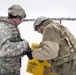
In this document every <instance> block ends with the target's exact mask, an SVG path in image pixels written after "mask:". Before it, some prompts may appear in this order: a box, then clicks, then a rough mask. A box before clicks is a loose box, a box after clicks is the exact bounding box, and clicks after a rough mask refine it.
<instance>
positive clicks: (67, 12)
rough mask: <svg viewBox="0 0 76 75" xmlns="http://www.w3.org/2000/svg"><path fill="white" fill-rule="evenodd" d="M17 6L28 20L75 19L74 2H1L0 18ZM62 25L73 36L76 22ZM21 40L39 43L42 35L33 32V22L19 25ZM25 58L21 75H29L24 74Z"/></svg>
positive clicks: (75, 7) (14, 0) (63, 22)
mask: <svg viewBox="0 0 76 75" xmlns="http://www.w3.org/2000/svg"><path fill="white" fill-rule="evenodd" d="M13 4H19V5H21V6H22V7H23V8H24V10H25V11H26V14H27V17H26V18H28V19H32V18H37V17H39V16H45V17H49V18H62V17H63V18H64V17H65V18H67V17H70V18H75V17H76V0H1V1H0V16H7V14H8V12H7V9H8V8H9V7H10V6H11V5H13ZM62 24H63V25H64V26H66V27H68V29H69V30H70V31H71V32H72V33H73V34H74V36H75V37H76V33H75V29H76V28H75V25H76V21H62ZM19 29H20V31H21V36H22V38H24V39H26V40H27V41H28V42H29V44H30V45H31V43H40V41H41V39H42V35H41V34H39V33H37V32H35V31H34V30H33V21H27V22H23V23H22V24H21V25H19ZM27 61H28V58H27V56H24V57H23V58H22V67H21V75H31V74H29V73H27V72H26V67H27Z"/></svg>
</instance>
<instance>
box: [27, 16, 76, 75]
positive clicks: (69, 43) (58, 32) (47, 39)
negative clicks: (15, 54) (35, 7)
mask: <svg viewBox="0 0 76 75" xmlns="http://www.w3.org/2000/svg"><path fill="white" fill-rule="evenodd" d="M34 30H35V31H38V32H39V33H41V34H42V35H43V37H42V42H41V44H40V48H39V49H37V50H33V51H30V52H28V53H27V56H28V57H29V59H33V58H35V59H39V60H48V62H49V63H51V64H52V65H53V70H54V72H55V73H56V75H76V39H75V37H74V36H73V35H72V34H71V32H70V31H69V30H68V29H67V28H66V27H64V26H63V25H61V24H60V23H57V22H54V21H52V20H51V19H49V18H46V17H44V16H41V17H38V18H37V19H36V20H35V22H34Z"/></svg>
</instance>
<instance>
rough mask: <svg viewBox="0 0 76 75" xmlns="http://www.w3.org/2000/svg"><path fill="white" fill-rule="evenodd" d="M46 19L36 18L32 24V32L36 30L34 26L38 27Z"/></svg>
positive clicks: (42, 17)
mask: <svg viewBox="0 0 76 75" xmlns="http://www.w3.org/2000/svg"><path fill="white" fill-rule="evenodd" d="M46 19H47V17H44V16H41V17H38V18H37V19H36V20H35V22H34V24H33V27H34V30H36V26H38V25H40V23H41V22H43V21H44V20H46Z"/></svg>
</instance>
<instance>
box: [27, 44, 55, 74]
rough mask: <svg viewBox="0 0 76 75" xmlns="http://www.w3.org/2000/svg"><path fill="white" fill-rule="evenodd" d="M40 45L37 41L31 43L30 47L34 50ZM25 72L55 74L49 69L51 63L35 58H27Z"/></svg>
mask: <svg viewBox="0 0 76 75" xmlns="http://www.w3.org/2000/svg"><path fill="white" fill-rule="evenodd" d="M39 47H40V45H39V44H37V43H32V44H31V49H32V50H36V49H37V48H39ZM26 72H29V73H31V74H34V75H55V74H54V72H53V71H52V69H51V65H50V64H49V63H48V62H47V60H44V61H39V60H37V59H33V60H28V63H27V68H26Z"/></svg>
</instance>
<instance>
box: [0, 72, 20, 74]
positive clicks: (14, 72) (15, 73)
mask: <svg viewBox="0 0 76 75" xmlns="http://www.w3.org/2000/svg"><path fill="white" fill-rule="evenodd" d="M0 75H20V72H13V73H6V74H0Z"/></svg>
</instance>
